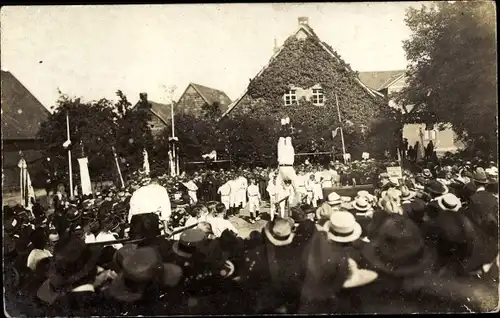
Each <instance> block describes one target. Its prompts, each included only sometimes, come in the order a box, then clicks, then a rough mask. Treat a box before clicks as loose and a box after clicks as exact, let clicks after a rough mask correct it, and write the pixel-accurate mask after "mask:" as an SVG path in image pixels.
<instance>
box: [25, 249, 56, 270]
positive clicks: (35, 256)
mask: <svg viewBox="0 0 500 318" xmlns="http://www.w3.org/2000/svg"><path fill="white" fill-rule="evenodd" d="M47 257H52V254H51V253H50V252H49V251H48V250H45V249H44V250H40V249H37V248H35V249H33V250H32V251H31V253H30V255H28V261H27V262H26V266H27V267H28V268H30V269H31V270H33V271H34V270H35V269H36V265H37V264H38V262H40V261H41V260H42V259H44V258H47Z"/></svg>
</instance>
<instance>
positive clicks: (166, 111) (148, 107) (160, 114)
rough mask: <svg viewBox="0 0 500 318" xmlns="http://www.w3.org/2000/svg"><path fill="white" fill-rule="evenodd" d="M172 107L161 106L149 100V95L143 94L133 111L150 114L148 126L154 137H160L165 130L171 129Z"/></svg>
mask: <svg viewBox="0 0 500 318" xmlns="http://www.w3.org/2000/svg"><path fill="white" fill-rule="evenodd" d="M171 107H172V106H171V105H170V104H168V105H167V104H161V103H157V102H154V101H150V100H148V94H146V93H141V94H140V95H139V101H138V102H137V103H136V104H135V105H134V107H133V109H135V110H136V111H137V110H144V111H147V112H148V113H149V116H148V125H149V128H151V133H152V134H153V136H155V137H156V136H158V135H160V134H161V132H162V131H163V129H165V128H166V127H169V125H170V121H171V120H172V116H171V112H172V110H171Z"/></svg>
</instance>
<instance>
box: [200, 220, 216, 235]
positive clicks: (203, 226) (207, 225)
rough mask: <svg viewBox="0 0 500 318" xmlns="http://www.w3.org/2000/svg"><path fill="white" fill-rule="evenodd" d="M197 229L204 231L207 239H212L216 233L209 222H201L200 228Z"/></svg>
mask: <svg viewBox="0 0 500 318" xmlns="http://www.w3.org/2000/svg"><path fill="white" fill-rule="evenodd" d="M197 228H199V229H200V230H202V231H203V233H205V234H206V235H207V237H209V238H210V237H211V236H212V235H213V234H214V232H213V230H212V225H211V224H210V223H208V222H200V223H198V226H197Z"/></svg>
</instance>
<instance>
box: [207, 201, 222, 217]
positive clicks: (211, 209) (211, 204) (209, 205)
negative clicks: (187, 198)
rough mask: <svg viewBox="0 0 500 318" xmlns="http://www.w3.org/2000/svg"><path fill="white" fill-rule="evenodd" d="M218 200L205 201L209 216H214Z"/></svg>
mask: <svg viewBox="0 0 500 318" xmlns="http://www.w3.org/2000/svg"><path fill="white" fill-rule="evenodd" d="M218 203H219V202H217V201H209V202H207V210H208V214H210V215H211V216H215V215H216V214H217V211H216V210H215V207H216V206H217V204H218Z"/></svg>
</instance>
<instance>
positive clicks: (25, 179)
mask: <svg viewBox="0 0 500 318" xmlns="http://www.w3.org/2000/svg"><path fill="white" fill-rule="evenodd" d="M17 166H18V167H19V169H21V170H20V188H21V205H22V206H23V207H24V208H26V209H28V210H30V211H31V208H32V204H31V198H33V199H34V198H35V190H34V189H33V185H32V184H31V178H30V174H29V172H28V165H27V164H26V160H24V159H23V158H21V160H19V163H18V165H17Z"/></svg>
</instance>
